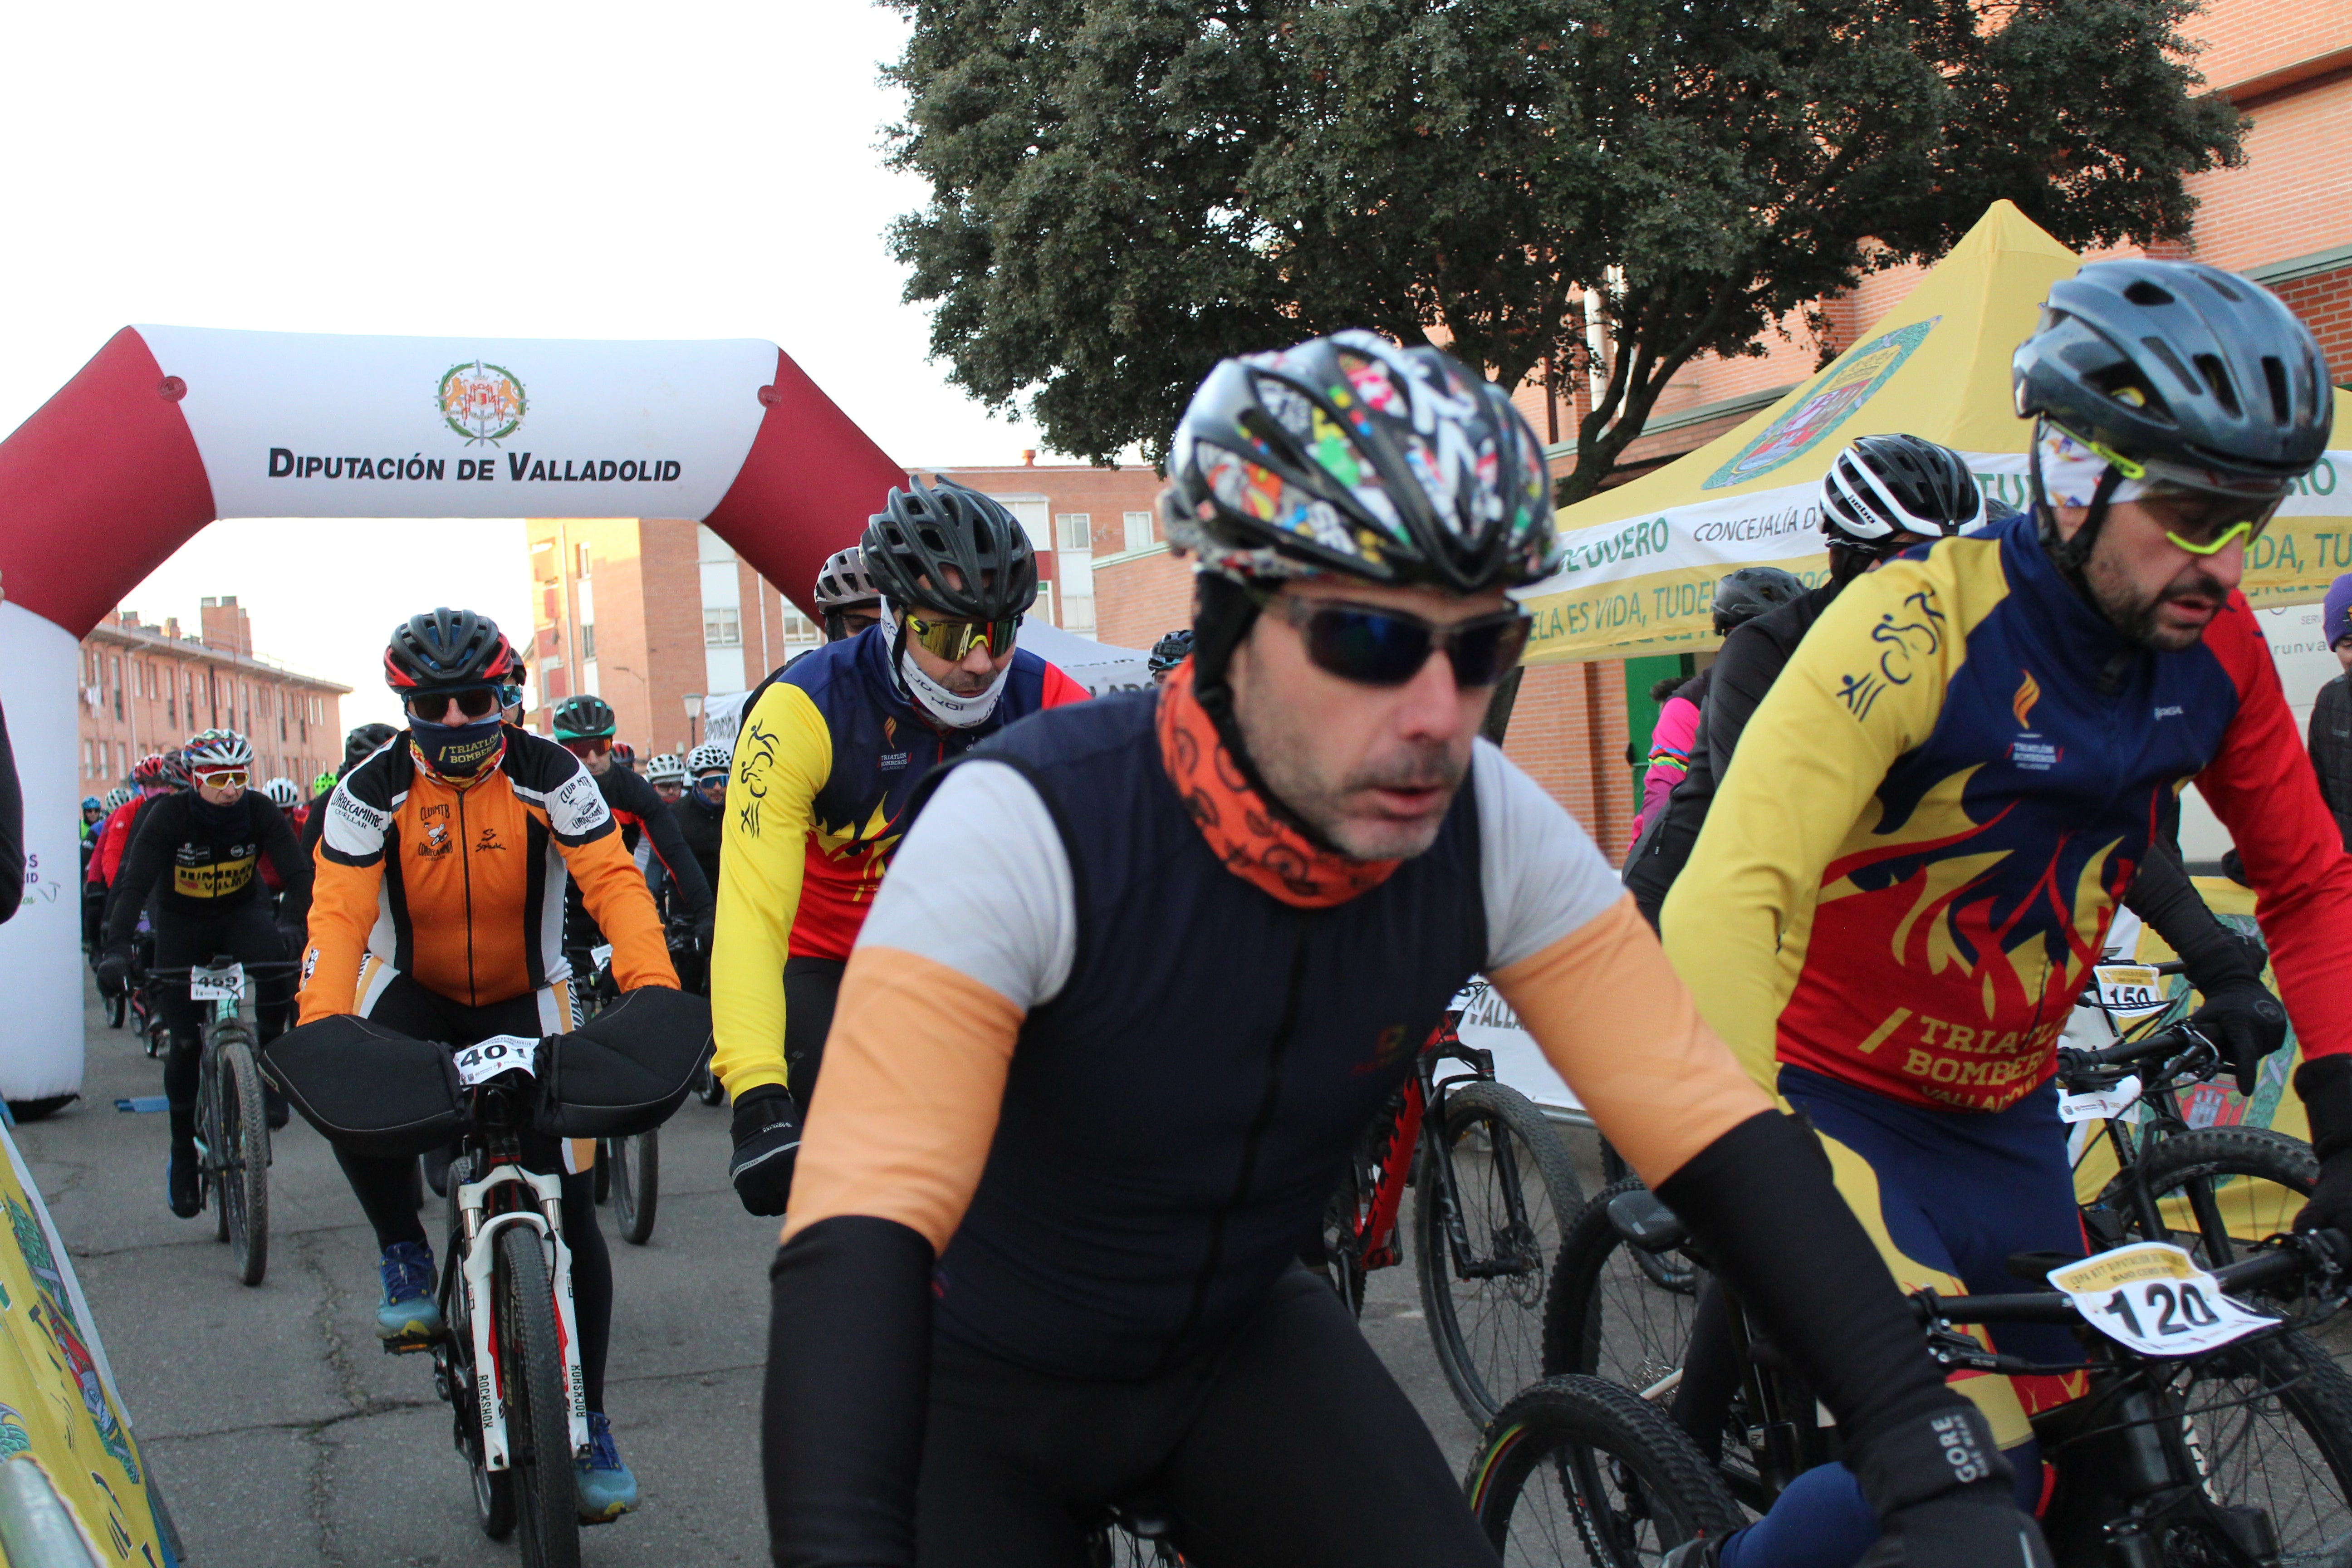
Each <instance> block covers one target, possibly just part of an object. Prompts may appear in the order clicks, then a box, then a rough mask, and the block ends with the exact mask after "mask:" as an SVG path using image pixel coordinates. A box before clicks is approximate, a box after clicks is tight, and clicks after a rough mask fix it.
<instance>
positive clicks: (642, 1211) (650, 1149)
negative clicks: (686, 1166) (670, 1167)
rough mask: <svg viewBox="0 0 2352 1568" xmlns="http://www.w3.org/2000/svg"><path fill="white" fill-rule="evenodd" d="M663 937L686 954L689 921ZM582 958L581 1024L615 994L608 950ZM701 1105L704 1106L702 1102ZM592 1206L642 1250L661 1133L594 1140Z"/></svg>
mask: <svg viewBox="0 0 2352 1568" xmlns="http://www.w3.org/2000/svg"><path fill="white" fill-rule="evenodd" d="M664 934H665V936H666V937H667V941H668V943H669V950H670V952H673V953H678V952H690V951H692V948H693V945H694V921H693V920H692V919H691V918H689V917H685V916H676V917H673V918H671V919H670V920H669V921H667V922H665V926H664ZM586 957H587V959H588V963H589V973H591V975H592V976H593V978H592V979H591V980H590V982H589V984H587V985H586V986H585V987H583V990H582V992H581V1003H580V1017H581V1021H582V1022H583V1023H585V1022H586V1021H587V1020H588V1019H590V1018H593V1017H594V1016H596V1015H597V1014H598V1013H600V1012H602V1011H603V1010H604V1006H605V1005H606V1004H607V1003H608V1002H610V1001H612V1000H613V999H614V997H616V996H618V995H619V994H620V992H619V989H618V987H617V986H616V985H615V984H614V981H613V949H612V945H611V944H610V943H609V942H607V943H600V944H599V945H597V946H595V947H593V948H591V949H589V950H588V952H587V953H586ZM709 1077H710V1069H709V1067H707V1066H706V1067H704V1068H702V1070H701V1073H700V1074H699V1076H698V1080H697V1084H698V1088H699V1084H700V1083H701V1082H702V1081H704V1080H707V1079H709ZM705 1103H706V1104H708V1103H709V1101H707V1100H706V1101H705ZM596 1201H597V1202H598V1203H600V1204H601V1203H606V1202H610V1203H611V1204H612V1205H613V1218H614V1222H615V1223H616V1225H617V1226H618V1228H619V1230H620V1233H621V1239H622V1240H623V1241H625V1242H627V1243H629V1244H630V1245H631V1246H632V1247H643V1246H644V1245H645V1244H646V1242H648V1241H651V1240H652V1239H653V1236H654V1219H655V1217H656V1215H657V1214H658V1213H659V1211H660V1206H661V1133H660V1132H659V1131H646V1132H639V1133H635V1134H634V1135H632V1136H630V1137H626V1138H600V1139H598V1140H597V1141H596Z"/></svg>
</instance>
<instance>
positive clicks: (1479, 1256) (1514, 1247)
mask: <svg viewBox="0 0 2352 1568" xmlns="http://www.w3.org/2000/svg"><path fill="white" fill-rule="evenodd" d="M1434 1116H1435V1111H1434V1110H1433V1111H1432V1117H1433V1118H1434ZM1444 1120H1445V1125H1444V1127H1443V1128H1439V1129H1433V1131H1435V1134H1436V1136H1435V1139H1434V1142H1433V1144H1432V1143H1424V1145H1423V1147H1424V1148H1425V1149H1427V1148H1431V1147H1434V1148H1435V1149H1436V1150H1437V1151H1438V1152H1439V1155H1440V1157H1441V1158H1444V1159H1445V1160H1446V1161H1448V1162H1449V1163H1452V1165H1453V1167H1454V1190H1455V1192H1456V1194H1458V1195H1459V1198H1460V1201H1461V1204H1462V1207H1463V1211H1464V1212H1463V1215H1462V1218H1463V1224H1464V1228H1465V1230H1466V1231H1467V1233H1468V1235H1469V1240H1470V1249H1471V1253H1472V1255H1473V1258H1474V1259H1475V1260H1484V1261H1486V1262H1488V1263H1491V1264H1494V1265H1497V1266H1507V1267H1508V1268H1509V1269H1510V1271H1509V1272H1506V1273H1502V1274H1497V1275H1496V1276H1493V1277H1490V1278H1486V1279H1475V1278H1458V1277H1457V1276H1456V1273H1455V1269H1454V1252H1453V1247H1452V1246H1451V1245H1450V1243H1449V1242H1448V1239H1447V1237H1446V1234H1445V1224H1444V1212H1443V1208H1444V1205H1442V1203H1441V1202H1440V1199H1439V1194H1440V1192H1441V1191H1442V1188H1441V1186H1440V1179H1439V1176H1438V1173H1436V1172H1435V1171H1433V1170H1431V1169H1429V1168H1428V1164H1427V1162H1426V1160H1424V1162H1423V1170H1422V1172H1421V1174H1420V1181H1419V1184H1418V1185H1417V1186H1416V1187H1415V1189H1414V1195H1413V1263H1414V1267H1415V1268H1416V1269H1417V1271H1418V1272H1419V1274H1420V1276H1421V1301H1422V1308H1423V1311H1424V1313H1425V1314H1426V1315H1427V1318H1428V1321H1429V1336H1430V1340H1431V1342H1432V1343H1433V1344H1434V1345H1435V1347H1436V1350H1437V1364H1438V1367H1439V1369H1440V1370H1442V1371H1443V1372H1444V1373H1445V1381H1446V1383H1447V1384H1449V1385H1450V1386H1451V1387H1452V1388H1453V1390H1454V1398H1455V1399H1456V1400H1457V1401H1458V1402H1460V1404H1461V1405H1462V1408H1463V1410H1464V1411H1465V1413H1466V1414H1467V1415H1469V1417H1470V1419H1471V1420H1472V1421H1474V1422H1476V1423H1478V1424H1480V1425H1482V1426H1483V1425H1485V1423H1486V1421H1487V1420H1489V1419H1490V1418H1492V1416H1493V1415H1494V1414H1495V1412H1496V1411H1497V1410H1498V1409H1500V1408H1501V1407H1502V1405H1503V1403H1504V1402H1505V1401H1506V1400H1507V1399H1509V1398H1510V1397H1511V1395H1513V1394H1516V1393H1517V1392H1518V1391H1519V1390H1520V1389H1522V1388H1525V1387H1526V1386H1527V1385H1528V1384H1530V1383H1533V1382H1535V1381H1536V1379H1537V1378H1538V1377H1539V1376H1540V1375H1541V1374H1542V1371H1543V1319H1544V1295H1545V1291H1546V1287H1547V1286H1548V1285H1549V1282H1550V1279H1551V1267H1552V1262H1553V1260H1554V1259H1555V1258H1558V1257H1559V1247H1560V1244H1561V1242H1562V1240H1563V1239H1564V1238H1565V1237H1566V1234H1567V1232H1568V1229H1569V1226H1570V1224H1572V1223H1573V1221H1574V1220H1575V1217H1576V1215H1577V1213H1578V1211H1579V1210H1580V1209H1581V1208H1582V1207H1583V1206H1584V1192H1583V1188H1582V1186H1581V1184H1580V1183H1579V1182H1578V1181H1577V1179H1576V1168H1575V1167H1574V1166H1573V1165H1571V1164H1570V1163H1569V1158H1568V1150H1567V1148H1566V1147H1565V1146H1563V1145H1562V1144H1561V1142H1560V1141H1559V1133H1557V1132H1555V1131H1553V1130H1552V1126H1551V1123H1550V1122H1549V1121H1545V1120H1544V1115H1543V1112H1542V1111H1540V1110H1537V1109H1536V1107H1535V1102H1534V1101H1532V1100H1529V1099H1528V1097H1527V1096H1526V1095H1524V1094H1521V1093H1520V1092H1519V1091H1518V1090H1517V1089H1511V1088H1508V1087H1507V1086H1506V1085H1503V1084H1499V1083H1492V1082H1475V1083H1465V1084H1463V1085H1460V1086H1459V1087H1457V1088H1455V1089H1452V1090H1451V1091H1449V1092H1448V1093H1447V1094H1446V1095H1445V1097H1444ZM1423 1126H1424V1128H1433V1122H1429V1121H1425V1122H1424V1123H1423ZM1476 1131H1484V1132H1485V1133H1486V1152H1485V1153H1484V1154H1483V1155H1480V1154H1478V1153H1476V1152H1473V1151H1470V1150H1467V1149H1465V1147H1464V1143H1465V1140H1466V1139H1468V1138H1469V1137H1470V1135H1471V1134H1472V1133H1474V1132H1476ZM1506 1160H1507V1162H1508V1163H1506ZM1507 1173H1516V1175H1515V1180H1516V1193H1514V1190H1513V1188H1514V1180H1513V1179H1512V1178H1511V1177H1510V1176H1508V1175H1507ZM1515 1205H1516V1210H1517V1212H1514V1208H1515Z"/></svg>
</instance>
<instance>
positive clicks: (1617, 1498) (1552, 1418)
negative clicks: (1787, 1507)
mask: <svg viewBox="0 0 2352 1568" xmlns="http://www.w3.org/2000/svg"><path fill="white" fill-rule="evenodd" d="M1463 1489H1464V1490H1465V1492H1466V1493H1467V1494H1468V1497H1469V1501H1470V1507H1471V1510H1472V1511H1473V1512H1474V1513H1475V1514H1476V1515H1477V1518H1478V1524H1479V1528H1480V1529H1481V1530H1483V1531H1486V1539H1487V1540H1488V1541H1489V1542H1492V1543H1493V1545H1494V1547H1495V1550H1496V1552H1499V1553H1500V1554H1501V1555H1502V1558H1503V1561H1504V1563H1506V1564H1507V1568H1521V1565H1524V1568H1537V1565H1538V1564H1540V1565H1541V1568H1555V1565H1557V1564H1564V1563H1580V1562H1587V1563H1596V1564H1601V1565H1603V1568H1641V1565H1643V1564H1650V1563H1656V1562H1657V1560H1658V1559H1659V1557H1661V1556H1662V1555H1664V1553H1665V1552H1667V1551H1669V1550H1671V1549H1672V1548H1674V1547H1675V1546H1678V1545H1680V1544H1682V1543H1683V1542H1686V1541H1691V1540H1694V1539H1697V1538H1699V1537H1702V1536H1710V1535H1713V1536H1720V1535H1724V1534H1727V1533H1729V1532H1730V1531H1734V1530H1737V1529H1738V1528H1739V1527H1740V1525H1741V1524H1743V1523H1745V1522H1746V1515H1744V1514H1743V1513H1742V1512H1741V1511H1740V1509H1739V1505H1738V1503H1737V1502H1735V1501H1734V1500H1732V1496H1731V1493H1730V1492H1729V1491H1728V1490H1727V1489H1726V1488H1725V1487H1724V1484H1723V1482H1722V1481H1721V1479H1718V1478H1717V1475H1716V1473H1715V1469H1714V1467H1713V1466H1711V1465H1709V1464H1708V1463H1707V1461H1706V1458H1705V1457H1704V1456H1702V1455H1701V1454H1700V1453H1699V1451H1698V1449H1697V1448H1696V1447H1694V1446H1693V1445H1692V1443H1691V1440H1690V1439H1689V1438H1688V1437H1687V1436H1685V1435H1684V1434H1683V1432H1682V1430H1681V1429H1680V1428H1679V1427H1677V1426H1675V1424H1674V1423H1673V1422H1672V1421H1670V1420H1668V1419H1667V1418H1666V1417H1665V1416H1664V1415H1663V1414H1662V1413H1661V1412H1659V1411H1658V1410H1656V1409H1654V1408H1653V1407H1652V1406H1650V1405H1646V1404H1644V1403H1643V1401H1642V1400H1641V1399H1640V1398H1638V1397H1637V1396H1635V1395H1634V1394H1631V1393H1629V1392H1628V1391H1626V1390H1625V1389H1622V1388H1620V1387H1618V1386H1617V1385H1616V1384H1611V1383H1604V1382H1602V1381H1601V1379H1599V1378H1594V1377H1582V1376H1567V1377H1552V1378H1547V1379H1545V1380H1544V1381H1543V1382H1541V1383H1538V1384H1536V1385H1535V1386H1534V1387H1532V1388H1529V1389H1528V1390H1526V1391H1525V1392H1523V1393H1521V1394H1519V1395H1518V1396H1517V1398H1515V1399H1513V1400H1512V1401H1511V1402H1510V1403H1509V1404H1507V1405H1504V1406H1503V1408H1502V1409H1501V1410H1499V1411H1497V1412H1496V1415H1495V1418H1494V1420H1493V1421H1491V1422H1489V1423H1488V1424H1487V1426H1486V1431H1485V1433H1484V1434H1483V1435H1482V1436H1481V1439H1480V1442H1479V1445H1478V1452H1477V1454H1476V1455H1475V1457H1474V1458H1472V1460H1471V1464H1470V1473H1469V1475H1468V1476H1467V1477H1466V1478H1465V1479H1464V1482H1463Z"/></svg>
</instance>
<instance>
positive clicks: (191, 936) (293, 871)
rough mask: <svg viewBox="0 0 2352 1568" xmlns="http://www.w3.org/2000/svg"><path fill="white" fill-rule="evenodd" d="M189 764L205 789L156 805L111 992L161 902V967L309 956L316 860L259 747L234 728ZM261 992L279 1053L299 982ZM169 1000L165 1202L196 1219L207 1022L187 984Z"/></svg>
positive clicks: (119, 906)
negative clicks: (199, 1080)
mask: <svg viewBox="0 0 2352 1568" xmlns="http://www.w3.org/2000/svg"><path fill="white" fill-rule="evenodd" d="M185 757H186V762H187V766H188V770H189V773H190V774H191V775H192V777H193V779H194V787H193V788H191V789H186V790H181V791H176V792H174V793H173V794H171V795H158V796H157V797H156V798H155V799H154V801H153V802H152V804H151V805H149V806H148V808H147V810H146V811H145V812H144V813H143V814H142V816H141V817H140V819H139V828H138V833H137V836H136V837H133V838H132V840H131V850H130V853H129V854H128V855H126V856H124V857H123V861H122V871H121V875H120V876H119V877H117V878H116V879H115V882H114V888H113V890H112V893H111V895H110V900H109V902H108V905H107V917H106V932H105V936H104V938H103V942H104V949H103V952H104V956H103V957H101V958H100V960H99V965H98V977H99V984H100V987H101V988H107V989H112V988H116V987H120V986H121V985H122V984H125V982H126V981H127V979H128V977H129V975H130V973H131V938H132V935H133V933H134V931H136V929H137V927H138V924H139V911H140V910H141V908H142V906H144V905H145V904H146V902H147V899H148V895H149V894H150V893H152V894H153V895H154V898H155V914H154V922H153V923H154V936H155V966H156V967H157V968H159V969H184V968H186V967H188V966H189V965H191V964H200V963H211V962H212V961H213V959H214V958H215V957H216V956H218V955H220V954H222V953H226V954H228V955H230V956H231V957H234V958H236V960H237V961H238V962H240V963H285V962H286V961H287V960H288V959H289V957H290V956H291V955H292V954H293V953H295V952H299V951H300V948H301V944H302V919H303V914H304V912H305V911H306V910H308V909H309V908H310V861H308V860H306V859H304V858H302V852H301V849H300V848H299V847H298V846H297V845H296V844H295V842H294V834H293V830H292V829H291V828H289V827H288V826H287V825H286V818H285V816H284V815H283V814H282V813H280V812H279V811H278V807H277V806H276V805H272V804H271V803H270V801H269V800H268V797H267V796H265V795H263V794H262V793H261V792H260V791H259V790H257V789H252V788H249V787H247V786H248V784H250V782H251V770H252V767H253V747H252V746H251V745H250V744H248V743H247V741H246V738H245V737H244V736H243V735H240V734H238V733H236V731H233V730H206V731H205V732H204V733H202V734H200V735H198V736H196V737H195V738H194V740H192V741H190V742H188V745H187V750H186V752H185ZM264 856H268V858H269V864H270V867H271V868H273V869H274V870H275V871H276V872H277V874H278V886H279V888H280V889H282V890H283V899H284V908H283V910H282V913H281V918H282V919H283V920H284V921H286V925H285V927H284V928H283V929H282V930H281V929H280V928H279V927H278V925H276V924H274V923H273V922H272V921H271V919H270V908H269V899H268V889H267V888H266V887H265V886H264V885H263V882H262V879H261V876H260V863H261V859H262V857H264ZM251 984H252V985H253V988H254V996H255V1001H256V1002H257V1022H258V1024H259V1026H260V1029H259V1034H258V1037H257V1043H258V1044H261V1045H268V1043H269V1042H270V1041H271V1040H273V1039H276V1038H277V1037H278V1035H279V1034H280V1033H281V1032H282V1031H283V1030H284V1029H285V1027H286V1026H287V1023H288V1015H289V1012H290V1011H291V1004H292V1002H293V998H294V977H293V975H291V974H290V973H289V974H282V975H273V976H271V977H269V978H268V979H261V978H258V977H257V978H256V979H255V980H254V981H253V982H251ZM162 991H163V994H162V995H160V996H159V997H157V999H156V1010H157V1011H158V1012H159V1013H160V1014H161V1015H162V1016H163V1024H164V1026H165V1027H166V1028H167V1029H168V1030H169V1031H170V1035H171V1054H170V1055H169V1056H168V1057H166V1058H164V1062H163V1095H164V1098H165V1099H166V1100H168V1101H169V1102H170V1109H171V1118H172V1155H171V1163H170V1165H169V1167H168V1168H167V1170H166V1173H165V1193H166V1196H167V1198H168V1199H169V1201H170V1203H171V1205H172V1212H173V1214H175V1215H179V1216H180V1217H181V1218H182V1219H187V1218H189V1217H191V1216H193V1215H195V1214H197V1213H198V1212H199V1211H200V1210H201V1208H202V1205H203V1194H202V1193H201V1191H200V1190H199V1188H198V1184H197V1180H196V1077H197V1068H198V1064H199V1062H200V1060H201V1058H202V1057H203V1055H204V1045H205V1037H204V1014H203V1010H202V1009H201V1008H199V1007H198V1006H197V1005H196V1004H195V1002H194V1000H193V999H191V997H190V996H189V994H188V983H187V982H186V981H185V980H182V981H179V982H177V983H176V984H170V985H165V986H163V987H162ZM268 1100H269V1122H270V1125H271V1126H273V1127H282V1126H284V1125H285V1124H286V1103H285V1101H284V1100H281V1099H279V1098H278V1091H277V1090H276V1089H271V1090H270V1091H269V1094H268Z"/></svg>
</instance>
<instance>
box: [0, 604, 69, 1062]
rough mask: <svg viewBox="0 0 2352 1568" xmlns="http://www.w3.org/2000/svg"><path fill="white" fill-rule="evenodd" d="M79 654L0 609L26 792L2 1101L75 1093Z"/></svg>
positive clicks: (43, 624) (0, 682)
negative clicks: (20, 899)
mask: <svg viewBox="0 0 2352 1568" xmlns="http://www.w3.org/2000/svg"><path fill="white" fill-rule="evenodd" d="M80 664H81V647H80V645H79V643H77V642H76V641H75V640H74V638H73V637H72V635H71V634H70V633H68V632H67V631H66V630H65V629H64V628H63V627H61V626H58V625H56V624H55V623H54V622H51V621H48V620H46V619H44V618H43V617H41V616H37V615H34V614H33V613H32V612H31V611H30V610H27V609H26V608H24V607H23V606H22V605H0V707H5V710H6V713H7V717H8V744H9V746H10V748H11V749H12V750H14V751H15V752H16V779H17V783H18V784H20V785H22V787H23V789H24V792H25V899H24V902H23V903H21V904H19V905H18V906H17V907H16V918H15V919H14V920H11V921H9V922H8V923H7V924H6V925H5V926H0V995H5V996H6V997H7V998H8V1027H7V1032H6V1035H5V1040H0V1099H7V1100H40V1099H45V1098H47V1097H48V1096H50V1095H57V1094H73V1093H76V1092H78V1091H79V1089H81V1068H82V1033H81V1029H82V984H83V982H82V975H83V974H84V973H86V970H85V967H84V965H83V963H82V956H81V850H80V844H79V836H78V835H77V834H76V832H75V829H74V825H75V824H76V823H77V822H79V821H80V820H81V810H80V803H79V797H78V795H77V792H76V791H75V789H74V785H75V784H76V783H77V782H78V776H79V775H78V773H77V771H76V768H75V765H74V764H75V760H76V759H77V758H79V756H80V755H81V740H80V736H79V731H78V729H77V727H76V714H75V710H74V692H75V685H74V681H75V675H76V671H77V670H78V669H79V667H80Z"/></svg>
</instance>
